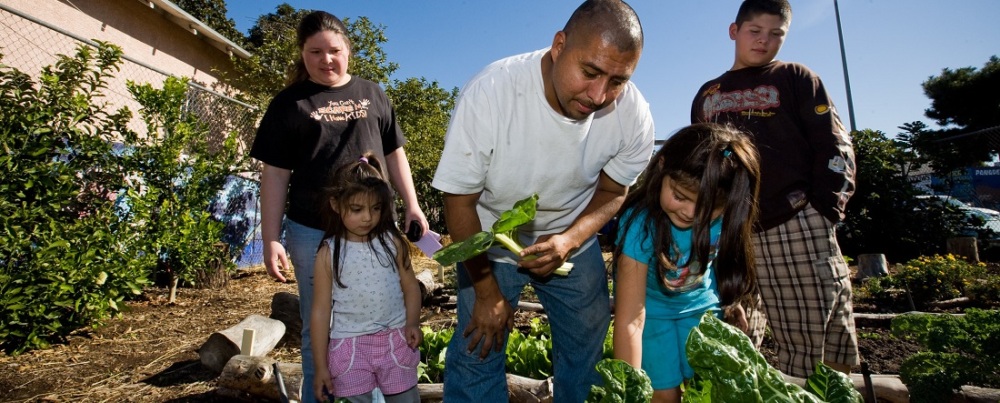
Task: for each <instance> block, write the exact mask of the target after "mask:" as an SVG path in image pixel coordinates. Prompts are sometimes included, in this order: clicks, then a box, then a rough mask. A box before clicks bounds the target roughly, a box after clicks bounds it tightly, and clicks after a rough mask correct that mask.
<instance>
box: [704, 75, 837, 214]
mask: <svg viewBox="0 0 1000 403" xmlns="http://www.w3.org/2000/svg"><path fill="white" fill-rule="evenodd" d="M698 122H716V123H728V124H731V125H734V126H736V127H737V128H738V129H740V130H743V131H745V132H747V133H748V134H749V135H750V136H751V138H752V139H753V141H754V144H755V145H756V146H757V150H758V152H759V153H760V158H761V182H760V217H759V224H760V229H765V230H766V229H770V228H773V227H776V226H778V225H780V224H782V223H784V222H785V221H788V220H789V219H790V218H792V217H794V216H795V214H796V213H797V212H798V211H799V210H801V209H802V208H803V207H805V205H806V204H807V203H812V206H813V207H814V208H816V209H817V210H818V211H819V212H820V213H821V214H823V215H824V216H825V217H827V218H828V219H830V221H833V222H837V221H840V220H842V219H843V218H844V210H845V209H846V207H847V200H848V198H850V196H851V195H852V194H853V193H854V151H853V148H852V145H851V139H850V137H849V135H848V132H847V130H846V129H845V128H844V126H843V124H841V122H840V117H839V116H838V115H837V111H836V109H835V108H834V107H833V102H832V101H831V100H830V96H829V95H828V94H827V92H826V89H825V88H824V86H823V83H822V81H820V79H819V77H818V76H817V75H816V74H815V73H813V72H812V71H811V70H809V69H808V68H807V67H805V66H803V65H801V64H798V63H785V62H780V61H773V62H771V63H768V64H767V65H764V66H760V67H746V68H743V69H739V70H732V71H728V72H726V73H724V74H723V75H721V76H719V77H718V78H716V79H713V80H711V81H709V82H707V83H705V84H704V85H702V87H701V89H699V90H698V95H696V96H695V98H694V101H693V102H692V106H691V123H698Z"/></svg>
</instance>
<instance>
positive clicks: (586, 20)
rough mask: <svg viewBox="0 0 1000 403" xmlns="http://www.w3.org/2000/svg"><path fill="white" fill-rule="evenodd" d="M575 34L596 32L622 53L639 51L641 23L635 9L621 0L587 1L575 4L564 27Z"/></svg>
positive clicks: (564, 29) (567, 31) (640, 46)
mask: <svg viewBox="0 0 1000 403" xmlns="http://www.w3.org/2000/svg"><path fill="white" fill-rule="evenodd" d="M563 32H564V33H566V37H567V38H569V37H570V36H572V35H573V34H574V33H587V32H592V33H599V34H600V35H601V38H602V39H604V40H605V41H606V42H608V43H612V44H614V45H615V46H616V47H618V50H620V51H623V52H628V51H636V50H642V45H643V39H642V24H641V23H640V22H639V16H638V15H636V13H635V10H633V9H632V7H631V6H629V5H628V4H627V3H625V2H624V1H621V0H587V1H584V2H583V4H581V5H580V7H577V9H576V11H574V12H573V15H571V16H570V17H569V21H567V22H566V26H565V27H564V28H563Z"/></svg>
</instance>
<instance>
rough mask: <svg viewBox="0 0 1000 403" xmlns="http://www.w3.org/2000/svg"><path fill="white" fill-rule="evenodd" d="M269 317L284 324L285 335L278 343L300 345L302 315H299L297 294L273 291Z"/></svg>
mask: <svg viewBox="0 0 1000 403" xmlns="http://www.w3.org/2000/svg"><path fill="white" fill-rule="evenodd" d="M269 317H270V318H271V319H276V320H279V321H281V323H284V324H285V336H284V337H282V338H281V340H280V341H279V342H278V343H279V345H289V346H301V345H302V317H301V316H299V296H298V295H295V294H292V293H290V292H284V291H282V292H279V293H275V294H274V296H273V297H271V315H270V316H269Z"/></svg>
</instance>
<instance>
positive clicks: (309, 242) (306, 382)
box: [285, 219, 383, 403]
mask: <svg viewBox="0 0 1000 403" xmlns="http://www.w3.org/2000/svg"><path fill="white" fill-rule="evenodd" d="M322 241H323V231H320V230H318V229H315V228H310V227H307V226H305V225H302V224H299V223H297V222H295V221H292V220H288V219H286V220H285V248H286V249H287V252H288V254H289V255H290V258H291V259H292V266H294V267H295V282H296V283H297V284H298V287H299V317H300V318H302V393H301V395H300V397H301V399H300V401H301V402H309V403H312V402H315V401H316V399H317V397H316V396H315V394H314V393H313V378H315V375H316V371H315V368H314V367H313V351H312V337H310V336H309V329H310V326H309V319H310V312H312V303H313V265H314V264H315V263H316V250H317V249H319V243H320V242H322ZM327 326H329V324H327ZM325 353H326V352H325V351H324V352H321V354H325ZM373 401H374V402H382V401H383V400H382V393H379V392H378V389H375V392H374V394H373Z"/></svg>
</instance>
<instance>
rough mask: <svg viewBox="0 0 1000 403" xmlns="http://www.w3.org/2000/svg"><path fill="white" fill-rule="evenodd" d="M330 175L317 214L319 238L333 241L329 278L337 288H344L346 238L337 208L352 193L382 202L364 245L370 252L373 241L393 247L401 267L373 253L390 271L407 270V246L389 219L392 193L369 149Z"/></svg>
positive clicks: (392, 259) (346, 203) (345, 203)
mask: <svg viewBox="0 0 1000 403" xmlns="http://www.w3.org/2000/svg"><path fill="white" fill-rule="evenodd" d="M332 178H333V179H332V183H331V184H330V185H329V186H327V187H325V188H324V189H323V199H322V200H323V203H322V204H321V206H320V213H321V216H322V218H323V223H324V232H323V239H324V240H325V239H328V238H333V240H334V241H333V242H330V246H331V248H332V250H333V256H332V259H331V264H332V265H333V270H332V271H333V279H334V281H336V283H337V285H338V286H340V287H341V288H346V287H347V286H346V285H344V283H343V282H341V281H340V263H341V262H340V260H341V257H340V255H341V248H342V247H343V242H342V240H343V239H345V238H346V237H347V227H346V226H344V221H343V219H342V218H341V215H340V214H339V213H337V211H338V210H339V211H347V210H348V209H349V206H350V202H351V199H352V198H354V197H355V196H361V197H372V198H374V199H375V201H376V203H378V204H381V205H382V210H381V214H379V220H378V223H376V224H375V227H374V228H372V230H371V232H369V233H368V246H369V247H370V248H372V251H373V252H376V251H377V250H376V249H375V245H374V243H375V242H378V243H379V244H380V245H381V246H382V250H384V251H392V250H396V253H397V254H400V256H401V257H402V261H403V262H404V265H405V266H404V267H401V268H400V267H396V266H397V265H396V258H395V256H392V255H390V254H385V256H383V254H380V253H373V254H374V255H375V256H376V257H377V259H378V262H379V263H381V264H382V265H383V266H387V267H392V268H393V270H400V269H402V270H411V269H412V266H411V265H410V250H409V245H408V244H407V243H406V241H405V240H404V238H403V233H402V231H400V230H399V227H397V226H396V223H395V221H394V220H393V211H395V208H394V207H393V202H394V200H395V194H394V193H393V191H392V187H390V185H389V183H388V182H386V181H385V179H383V178H384V175H383V174H382V166H381V163H379V161H378V159H377V158H375V155H374V154H372V153H370V152H368V153H365V155H364V156H363V157H362V158H360V159H358V161H354V162H351V163H349V164H346V165H344V166H342V167H340V168H338V169H337V170H336V172H335V173H334V175H333V176H332ZM331 203H334V204H336V205H337V210H334V209H333V206H332V205H331ZM395 245H400V247H399V248H396V247H395ZM320 247H322V244H320Z"/></svg>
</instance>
